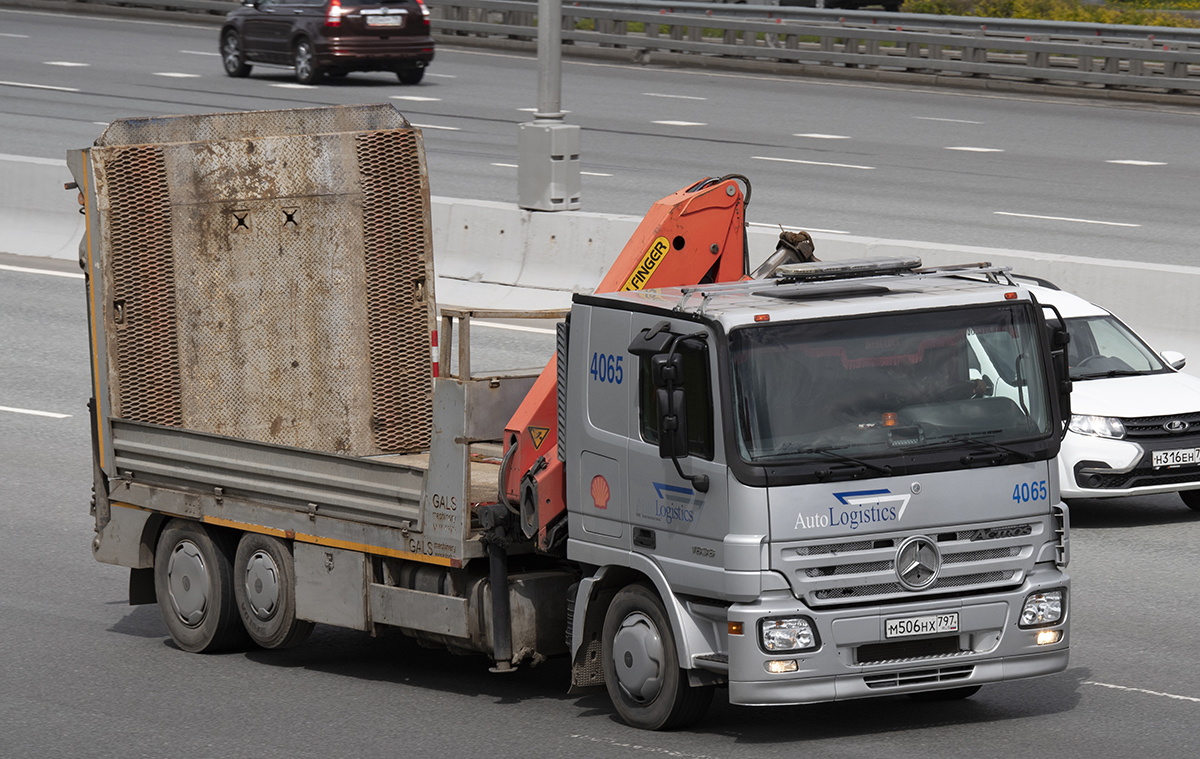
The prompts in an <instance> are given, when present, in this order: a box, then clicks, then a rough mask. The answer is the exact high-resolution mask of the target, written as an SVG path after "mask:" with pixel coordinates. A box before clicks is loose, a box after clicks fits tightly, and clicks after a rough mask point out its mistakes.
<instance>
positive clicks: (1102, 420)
mask: <svg viewBox="0 0 1200 759" xmlns="http://www.w3.org/2000/svg"><path fill="white" fill-rule="evenodd" d="M1067 429H1069V430H1071V432H1078V433H1079V434H1080V435H1095V436H1096V437H1110V438H1115V439H1117V440H1120V439H1121V438H1123V437H1125V425H1124V424H1122V423H1121V420H1120V419H1117V418H1116V417H1111V416H1087V415H1085V414H1072V415H1071V423H1070V424H1069V425H1067Z"/></svg>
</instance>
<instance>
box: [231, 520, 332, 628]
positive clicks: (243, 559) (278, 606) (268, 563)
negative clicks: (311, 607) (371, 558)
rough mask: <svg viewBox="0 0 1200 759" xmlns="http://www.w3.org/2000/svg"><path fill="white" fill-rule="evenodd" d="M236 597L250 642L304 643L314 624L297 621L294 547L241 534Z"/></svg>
mask: <svg viewBox="0 0 1200 759" xmlns="http://www.w3.org/2000/svg"><path fill="white" fill-rule="evenodd" d="M233 577H234V583H233V585H234V588H233V590H234V596H235V597H236V598H237V608H238V613H239V614H240V615H241V620H242V624H243V625H244V626H245V627H246V632H247V633H249V634H250V639H251V640H253V641H254V642H255V643H257V644H258V645H260V646H262V647H263V648H291V647H292V646H298V645H300V644H301V643H303V642H304V640H305V638H307V637H308V634H309V633H311V632H312V629H313V623H312V622H306V621H304V620H301V619H297V618H296V569H295V563H294V562H293V560H292V551H291V547H290V546H288V545H287V544H286V543H284V542H283V541H281V540H278V539H276V538H272V537H269V536H267V535H258V534H256V533H253V532H247V533H243V534H242V539H241V541H239V542H238V547H237V555H236V556H235V557H234V559H233Z"/></svg>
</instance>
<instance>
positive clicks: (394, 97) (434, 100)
mask: <svg viewBox="0 0 1200 759" xmlns="http://www.w3.org/2000/svg"><path fill="white" fill-rule="evenodd" d="M392 100H409V101H412V102H414V103H437V102H439V101H440V100H441V98H427V97H425V96H423V95H392Z"/></svg>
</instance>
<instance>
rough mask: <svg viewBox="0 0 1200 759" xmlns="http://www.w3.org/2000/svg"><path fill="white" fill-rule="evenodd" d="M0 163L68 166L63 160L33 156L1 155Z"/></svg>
mask: <svg viewBox="0 0 1200 759" xmlns="http://www.w3.org/2000/svg"><path fill="white" fill-rule="evenodd" d="M0 161H12V162H13V163H36V164H40V165H42V166H66V165H67V162H66V161H64V160H62V159H61V158H37V157H35V156H31V155H9V154H8V153H0Z"/></svg>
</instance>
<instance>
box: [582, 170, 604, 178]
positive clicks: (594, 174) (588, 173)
mask: <svg viewBox="0 0 1200 759" xmlns="http://www.w3.org/2000/svg"><path fill="white" fill-rule="evenodd" d="M579 173H580V174H582V175H584V176H585V177H611V176H612V174H601V173H600V172H598V171H581V172H579Z"/></svg>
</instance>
